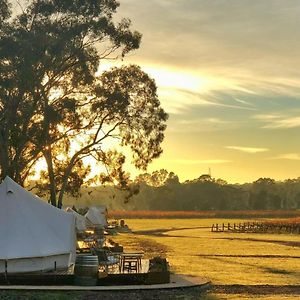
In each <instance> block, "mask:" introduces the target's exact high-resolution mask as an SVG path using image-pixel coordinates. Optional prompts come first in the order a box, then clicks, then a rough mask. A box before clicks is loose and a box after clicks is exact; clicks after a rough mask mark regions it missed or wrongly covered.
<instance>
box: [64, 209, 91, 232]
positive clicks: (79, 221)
mask: <svg viewBox="0 0 300 300" xmlns="http://www.w3.org/2000/svg"><path fill="white" fill-rule="evenodd" d="M66 211H67V212H69V213H72V214H73V215H74V217H75V223H76V230H77V231H78V232H82V231H85V230H87V225H86V218H85V217H84V216H82V215H81V214H79V213H78V212H76V211H75V210H74V209H72V208H71V207H67V208H66Z"/></svg>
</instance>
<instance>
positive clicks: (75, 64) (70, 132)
mask: <svg viewBox="0 0 300 300" xmlns="http://www.w3.org/2000/svg"><path fill="white" fill-rule="evenodd" d="M2 4H3V5H2V8H1V10H0V14H1V16H0V17H1V18H2V20H8V21H7V22H6V23H5V25H3V26H2V27H1V31H0V74H1V75H0V115H1V117H0V143H1V148H0V169H1V177H2V178H3V177H5V176H6V175H9V176H10V177H12V178H13V179H15V180H16V181H17V182H19V183H20V184H24V181H25V180H26V178H28V176H29V175H31V174H33V173H34V165H35V163H36V162H37V161H38V160H39V159H40V158H41V157H44V159H45V161H46V163H47V170H44V171H43V173H42V180H41V182H40V183H39V187H40V189H48V190H49V191H50V199H51V203H52V204H53V205H58V206H59V207H61V205H62V199H63V195H64V193H65V192H66V191H67V192H73V193H75V194H76V193H77V192H78V190H79V187H80V186H81V184H82V183H83V178H84V177H86V176H87V175H88V174H89V167H88V166H85V165H84V163H83V159H84V158H85V157H88V156H89V157H93V158H94V159H95V160H96V161H98V162H100V163H103V164H104V165H106V166H107V169H109V170H110V172H108V176H106V178H105V176H104V175H101V176H100V177H99V178H100V179H103V181H111V182H114V181H115V182H118V183H120V185H121V186H124V184H125V182H126V180H127V179H128V174H126V172H125V171H123V167H122V166H123V163H124V161H125V157H124V155H122V154H120V153H117V152H115V153H114V151H111V150H109V149H108V148H107V146H105V145H107V142H108V143H113V142H112V141H109V140H114V139H117V140H118V142H119V144H120V145H122V146H127V147H129V148H130V149H131V151H132V153H133V163H134V164H135V166H136V167H137V168H140V169H145V168H146V166H147V165H148V164H149V163H150V162H151V161H152V160H153V159H154V158H156V157H158V156H159V155H160V153H161V152H162V149H161V147H160V144H161V142H162V140H163V136H164V134H163V132H164V130H165V127H166V125H165V121H166V119H167V115H166V113H165V112H164V111H163V109H162V108H161V106H160V102H159V100H158V97H157V91H156V85H155V82H154V81H153V80H152V79H151V78H150V77H149V76H148V75H147V74H146V73H144V72H143V71H142V70H141V69H140V68H139V67H138V66H134V65H131V66H124V67H120V68H113V69H111V70H108V71H106V72H104V73H103V74H101V76H96V72H97V70H98V66H99V64H100V63H101V61H102V60H103V59H107V58H117V57H120V58H122V57H124V56H125V55H126V54H127V53H129V52H130V51H133V50H135V49H137V48H138V47H139V44H140V40H141V34H140V33H138V32H136V31H132V30H131V22H130V20H128V19H122V20H121V21H120V22H118V23H117V22H115V21H114V14H115V13H116V11H117V8H118V6H119V3H118V2H117V1H115V0H88V1H76V0H75V1H68V0H32V1H29V2H28V5H27V6H26V7H24V8H23V9H22V11H21V12H20V13H19V14H18V15H16V16H15V17H14V18H10V19H8V17H9V16H10V13H9V5H8V3H7V2H6V1H2ZM104 179H105V180H104Z"/></svg>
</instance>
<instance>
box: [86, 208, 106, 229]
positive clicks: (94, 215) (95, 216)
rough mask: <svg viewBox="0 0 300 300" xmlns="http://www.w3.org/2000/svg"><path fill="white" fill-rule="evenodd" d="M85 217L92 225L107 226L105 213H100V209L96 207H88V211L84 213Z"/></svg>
mask: <svg viewBox="0 0 300 300" xmlns="http://www.w3.org/2000/svg"><path fill="white" fill-rule="evenodd" d="M85 217H86V218H87V220H88V221H89V222H91V223H92V224H93V225H94V226H101V227H106V226H107V219H106V215H105V214H104V213H101V211H100V210H99V209H98V208H96V207H90V208H89V210H88V212H87V213H86V214H85Z"/></svg>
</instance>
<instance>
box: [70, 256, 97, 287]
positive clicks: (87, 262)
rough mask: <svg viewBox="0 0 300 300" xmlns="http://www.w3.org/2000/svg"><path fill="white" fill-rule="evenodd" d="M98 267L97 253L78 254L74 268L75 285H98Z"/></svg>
mask: <svg viewBox="0 0 300 300" xmlns="http://www.w3.org/2000/svg"><path fill="white" fill-rule="evenodd" d="M98 269H99V262H98V256H97V255H77V257H76V262H75V268H74V283H75V285H97V281H98Z"/></svg>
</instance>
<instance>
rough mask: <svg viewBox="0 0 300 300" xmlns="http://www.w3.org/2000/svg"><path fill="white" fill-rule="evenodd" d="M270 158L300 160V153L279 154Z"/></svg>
mask: <svg viewBox="0 0 300 300" xmlns="http://www.w3.org/2000/svg"><path fill="white" fill-rule="evenodd" d="M270 159H287V160H300V155H299V154H298V153H285V154H279V155H278V156H275V157H271V158H270Z"/></svg>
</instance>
